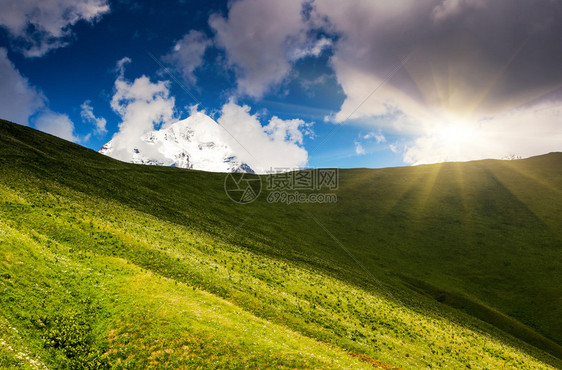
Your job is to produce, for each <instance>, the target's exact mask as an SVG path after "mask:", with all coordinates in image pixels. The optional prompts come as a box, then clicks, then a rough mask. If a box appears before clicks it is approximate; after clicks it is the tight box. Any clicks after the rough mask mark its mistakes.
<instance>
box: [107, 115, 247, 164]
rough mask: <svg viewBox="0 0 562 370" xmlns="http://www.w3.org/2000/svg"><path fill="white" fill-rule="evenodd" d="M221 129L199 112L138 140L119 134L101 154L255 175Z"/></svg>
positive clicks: (125, 158)
mask: <svg viewBox="0 0 562 370" xmlns="http://www.w3.org/2000/svg"><path fill="white" fill-rule="evenodd" d="M222 130H223V129H222V128H221V127H220V126H219V125H218V123H217V122H215V121H214V120H213V119H212V118H211V117H209V116H207V115H206V114H204V113H201V112H196V113H194V114H192V115H191V116H190V117H188V118H186V119H184V120H182V121H177V122H175V123H172V124H168V125H164V126H163V127H162V128H161V129H159V130H154V131H151V132H148V133H146V134H144V135H142V136H140V137H138V138H135V137H127V136H126V135H123V134H118V135H116V136H114V137H113V139H112V140H111V141H109V142H108V143H106V144H105V145H103V146H102V147H101V150H100V151H99V152H100V153H102V154H105V155H108V156H110V157H113V158H116V159H119V160H122V161H125V162H131V163H138V164H146V165H157V166H173V167H180V168H190V169H196V170H203V171H210V172H246V173H254V171H253V170H252V168H251V167H250V166H249V165H248V164H246V163H243V162H241V161H240V160H239V159H238V158H237V156H236V153H234V151H233V150H232V148H231V147H230V146H229V145H228V144H226V143H220V142H217V141H216V139H217V138H220V137H223V136H224V133H223V132H222Z"/></svg>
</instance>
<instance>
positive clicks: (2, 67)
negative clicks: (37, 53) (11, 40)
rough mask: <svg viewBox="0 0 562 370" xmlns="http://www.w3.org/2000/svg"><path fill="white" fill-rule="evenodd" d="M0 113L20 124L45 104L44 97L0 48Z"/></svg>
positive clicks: (24, 122) (27, 122) (25, 123)
mask: <svg viewBox="0 0 562 370" xmlns="http://www.w3.org/2000/svg"><path fill="white" fill-rule="evenodd" d="M0 81H2V83H1V84H0V114H1V117H2V118H3V119H7V120H9V121H13V122H16V123H19V124H22V125H28V124H29V117H30V116H31V115H33V114H34V113H35V112H36V111H37V109H39V108H41V107H43V106H44V104H45V97H44V96H43V94H42V93H41V92H39V91H38V90H37V89H36V88H35V87H33V86H31V85H30V83H29V81H28V80H27V79H26V78H25V77H23V76H22V75H21V74H20V72H19V71H18V70H17V69H16V67H15V66H14V65H13V64H12V62H11V61H10V60H9V59H8V53H7V51H6V49H4V48H0Z"/></svg>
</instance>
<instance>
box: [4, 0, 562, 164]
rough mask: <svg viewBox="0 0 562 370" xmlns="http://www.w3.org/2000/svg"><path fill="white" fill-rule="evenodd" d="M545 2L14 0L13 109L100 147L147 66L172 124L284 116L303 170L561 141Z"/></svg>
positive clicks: (551, 17)
mask: <svg viewBox="0 0 562 370" xmlns="http://www.w3.org/2000/svg"><path fill="white" fill-rule="evenodd" d="M539 2H544V4H542V6H540V5H537V4H536V2H533V1H530V0H528V1H523V2H519V3H518V4H512V2H511V1H508V0H499V1H494V2H491V1H485V0H464V1H463V0H457V1H451V0H444V1H441V0H423V1H417V2H414V1H411V0H402V1H398V2H393V3H392V4H390V3H389V2H386V1H382V0H381V1H372V2H360V1H349V2H345V3H341V2H338V1H331V0H315V1H308V0H307V1H297V0H294V1H281V0H269V1H257V0H238V1H230V2H225V1H205V2H203V1H178V2H172V1H170V2H154V1H139V2H133V1H125V0H117V1H106V0H82V1H70V0H44V1H41V2H36V4H28V3H27V2H20V1H18V0H6V1H4V2H3V3H2V5H0V7H1V8H3V9H0V10H2V11H0V13H1V14H2V15H0V76H4V78H3V79H2V81H0V84H1V85H0V97H2V100H1V101H0V117H1V118H5V119H9V120H12V121H16V122H18V123H21V124H28V125H30V126H32V127H36V128H38V129H42V130H44V131H48V132H51V133H54V134H56V135H58V136H61V137H64V138H66V139H70V140H72V141H75V142H77V143H79V144H81V145H84V146H86V147H89V148H92V149H94V150H99V148H100V147H101V146H102V145H103V144H105V143H106V142H108V141H109V140H110V139H111V138H112V137H113V136H114V135H115V134H116V133H117V132H119V130H120V127H124V126H125V124H127V125H135V122H132V121H131V122H129V121H127V122H125V121H126V119H125V117H124V115H123V112H119V111H118V110H117V109H116V107H115V104H113V106H112V99H114V97H115V96H116V94H117V93H118V91H117V90H118V87H117V84H116V81H118V80H119V79H121V80H122V81H127V82H128V83H130V84H133V83H134V82H135V81H136V80H137V79H139V78H141V77H142V76H146V77H148V79H149V80H150V83H151V84H158V83H159V82H162V83H164V84H165V90H166V91H165V94H167V95H166V98H165V99H164V100H166V102H168V103H170V104H172V105H173V106H171V107H169V106H167V107H166V108H165V109H171V110H172V112H171V113H170V114H169V115H168V116H166V117H167V118H166V119H167V120H178V119H182V118H186V117H187V116H189V114H190V112H191V108H190V107H191V106H193V105H195V104H198V107H197V109H198V110H199V111H204V112H205V113H206V114H208V115H210V116H211V117H212V118H214V119H215V120H217V121H218V122H219V124H221V120H220V118H221V115H224V114H225V111H224V107H225V106H226V105H228V104H235V105H236V107H247V110H248V114H247V115H242V116H239V117H240V119H241V120H244V119H245V118H248V119H250V118H251V117H252V116H253V117H254V118H257V119H258V120H259V122H260V123H261V124H262V126H263V127H266V126H267V125H268V123H270V122H271V120H272V118H273V117H278V118H279V119H280V121H278V122H280V123H279V124H280V125H281V126H282V127H283V130H286V134H287V138H286V139H284V140H286V142H287V148H290V147H291V146H292V147H300V148H301V149H304V151H305V152H306V161H305V163H303V161H302V158H301V159H299V161H295V165H298V166H303V165H305V166H309V167H387V166H399V165H409V164H419V163H432V162H440V161H449V160H471V159H480V158H502V157H505V156H508V155H511V154H513V155H517V156H522V157H526V156H531V155H537V154H542V153H546V152H549V151H559V150H561V149H562V148H561V147H562V128H561V122H562V114H561V108H560V107H561V104H560V102H561V101H562V90H561V86H562V72H560V70H561V69H560V65H562V63H561V62H562V46H561V45H562V42H561V39H560V35H561V34H562V29H561V28H562V27H561V24H562V19H561V18H562V7H561V6H560V4H559V3H556V2H550V1H546V0H539ZM537 8H538V9H537ZM124 58H128V60H130V61H129V62H127V63H124V64H123V68H122V75H120V73H121V72H120V71H119V69H118V68H117V64H118V62H119V61H122V60H124ZM154 59H156V60H154ZM163 67H164V68H163ZM166 81H167V82H166ZM151 86H153V85H150V84H149V85H147V89H148V88H150V87H151ZM154 86H155V85H154ZM162 86H164V85H162ZM14 91H15V92H16V93H14ZM124 99H129V100H127V101H128V102H130V99H132V98H131V97H130V96H129V97H125V98H124ZM130 107H132V105H131V106H130ZM147 109H149V108H147ZM155 109H156V108H155ZM294 120H301V121H298V122H297V121H294ZM291 122H292V123H293V125H291V124H290V123H291ZM295 122H297V124H296V126H295V125H294V123H295ZM164 123H165V122H163V121H161V120H158V119H157V120H155V121H154V122H152V123H151V124H152V126H153V128H156V129H157V128H158V127H159V126H160V125H161V124H164ZM96 125H97V126H96ZM120 125H121V126H120ZM149 126H150V125H149ZM146 127H148V126H146ZM240 127H245V126H244V123H243V122H240ZM289 127H292V129H295V130H299V132H300V133H301V134H299V135H302V141H300V140H298V139H291V138H290V137H289V136H290V132H291V131H290V128H289ZM264 130H266V129H264ZM266 131H267V130H266ZM283 132H285V131H283ZM239 135H241V136H242V137H243V136H244V132H243V131H241V133H240V134H239ZM249 145H250V144H249ZM255 145H260V146H261V147H260V148H256V149H252V150H256V152H258V153H261V152H262V151H261V150H262V149H263V152H264V153H268V156H269V155H271V156H272V157H274V156H279V157H283V156H284V155H286V154H285V153H283V151H279V152H276V153H270V152H272V151H275V148H278V147H271V148H269V147H268V143H267V141H266V142H263V143H261V142H260V143H255ZM268 158H269V157H268Z"/></svg>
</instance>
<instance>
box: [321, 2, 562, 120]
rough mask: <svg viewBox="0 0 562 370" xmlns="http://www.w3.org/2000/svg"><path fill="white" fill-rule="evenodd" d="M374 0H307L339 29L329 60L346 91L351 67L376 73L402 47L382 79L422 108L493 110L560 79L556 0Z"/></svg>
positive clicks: (561, 16)
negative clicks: (398, 67)
mask: <svg viewBox="0 0 562 370" xmlns="http://www.w3.org/2000/svg"><path fill="white" fill-rule="evenodd" d="M382 3H383V2H382V1H379V2H375V1H373V2H356V1H349V2H346V3H345V4H344V5H341V4H340V6H337V2H334V1H332V0H316V1H315V2H314V4H315V8H316V11H317V12H318V13H319V14H321V15H327V16H328V19H329V21H330V23H331V25H332V27H333V29H334V30H335V31H336V32H339V33H340V34H341V35H342V37H341V38H340V40H339V41H338V43H337V46H336V54H335V56H334V60H333V62H334V67H335V69H336V72H337V73H338V74H339V78H340V82H341V83H342V86H343V87H344V90H345V92H346V94H347V95H348V98H351V99H353V95H354V91H352V88H353V86H354V85H355V84H357V83H354V82H352V81H345V79H346V75H353V73H351V71H353V72H354V73H355V75H356V76H360V75H363V74H365V75H373V76H376V77H378V78H379V79H382V78H383V77H384V76H385V75H386V74H387V73H388V71H389V70H391V69H392V68H393V67H394V66H395V65H396V64H397V63H398V61H399V60H400V58H403V57H404V56H406V55H409V54H411V55H412V58H411V60H410V61H409V62H408V64H407V66H406V68H405V70H404V71H402V72H401V73H400V74H398V75H396V76H395V77H394V78H393V79H392V80H391V82H390V84H391V85H392V86H394V87H396V88H397V90H399V91H400V93H402V94H405V95H407V96H408V97H409V98H412V99H413V100H414V101H417V102H418V103H420V104H423V105H424V106H429V107H430V108H436V109H441V108H442V109H449V110H463V109H464V110H465V111H466V112H464V113H466V114H494V113H497V112H498V111H500V110H504V109H507V108H514V107H517V106H520V105H522V104H525V103H528V102H530V101H533V100H536V99H537V98H540V97H541V96H542V95H544V94H547V93H549V92H551V91H552V90H555V89H556V88H559V87H560V86H561V85H562V68H561V67H562V2H560V1H555V0H533V1H531V0H527V1H512V0H493V1H492V0H489V1H485V0H445V1H436V0H418V1H408V0H403V1H398V2H394V3H386V2H384V3H386V4H385V5H383V4H382ZM350 78H351V77H350ZM358 90H361V89H358ZM361 93H363V91H361ZM382 95H383V96H381V99H385V97H384V94H382ZM394 95H396V94H394ZM355 100H357V99H355ZM391 100H395V102H396V100H400V99H391ZM396 104H398V105H400V101H398V102H396ZM406 109H407V108H406ZM367 113H368V109H367Z"/></svg>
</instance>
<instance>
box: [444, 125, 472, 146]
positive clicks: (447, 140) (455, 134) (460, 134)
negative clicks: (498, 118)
mask: <svg viewBox="0 0 562 370" xmlns="http://www.w3.org/2000/svg"><path fill="white" fill-rule="evenodd" d="M436 134H437V136H438V137H439V139H440V141H442V142H443V143H444V144H446V145H447V146H449V147H458V146H463V145H465V144H467V143H470V142H472V141H473V140H474V139H475V138H476V130H475V129H474V127H473V126H471V125H469V124H467V123H464V122H444V123H443V124H441V125H439V126H438V127H437V128H436Z"/></svg>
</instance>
